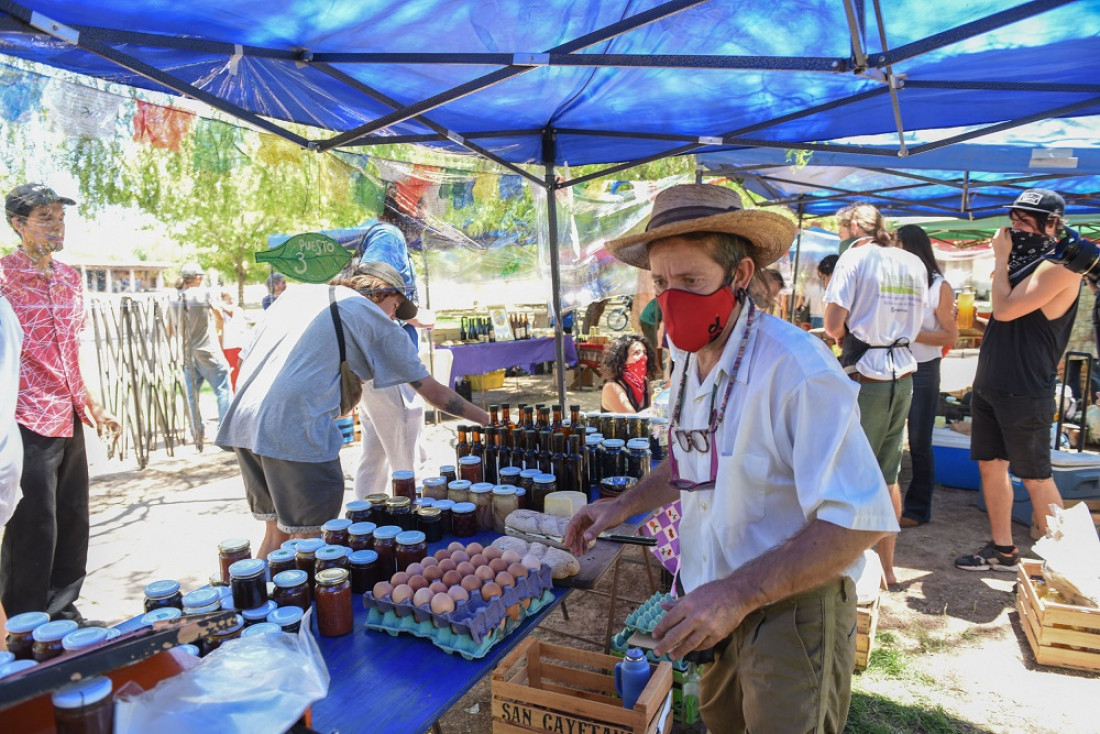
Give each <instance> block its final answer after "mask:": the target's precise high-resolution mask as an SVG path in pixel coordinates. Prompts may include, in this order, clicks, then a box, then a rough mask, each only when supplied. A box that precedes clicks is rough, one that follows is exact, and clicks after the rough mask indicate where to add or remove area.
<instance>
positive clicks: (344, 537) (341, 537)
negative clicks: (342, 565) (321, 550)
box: [321, 517, 351, 545]
mask: <svg viewBox="0 0 1100 734" xmlns="http://www.w3.org/2000/svg"><path fill="white" fill-rule="evenodd" d="M350 527H351V520H348V519H347V518H346V517H337V518H334V519H332V520H329V521H328V522H326V523H325V524H324V525H322V526H321V539H322V540H323V541H325V545H347V544H348V528H350Z"/></svg>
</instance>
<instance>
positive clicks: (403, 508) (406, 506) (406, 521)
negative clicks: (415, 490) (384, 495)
mask: <svg viewBox="0 0 1100 734" xmlns="http://www.w3.org/2000/svg"><path fill="white" fill-rule="evenodd" d="M415 523H416V518H415V517H414V516H413V514H412V501H411V500H410V499H409V498H408V497H391V498H389V499H388V500H386V524H387V525H397V526H398V527H400V528H401V529H402V530H408V529H409V528H410V527H411V526H412V525H415Z"/></svg>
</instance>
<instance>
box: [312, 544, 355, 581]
mask: <svg viewBox="0 0 1100 734" xmlns="http://www.w3.org/2000/svg"><path fill="white" fill-rule="evenodd" d="M348 553H351V549H350V548H348V547H346V546H342V545H326V546H325V547H323V548H318V549H317V553H316V554H315V558H316V560H315V561H314V562H313V578H315V579H316V578H317V574H319V573H321V571H324V570H325V569H329V568H347V567H348Z"/></svg>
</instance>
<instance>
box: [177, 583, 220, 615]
mask: <svg viewBox="0 0 1100 734" xmlns="http://www.w3.org/2000/svg"><path fill="white" fill-rule="evenodd" d="M221 607H222V595H221V592H219V591H218V590H217V589H215V588H211V587H206V588H203V589H195V590H194V591H189V592H187V593H186V594H184V595H183V613H184V614H206V613H207V612H216V611H218V610H219V609H221Z"/></svg>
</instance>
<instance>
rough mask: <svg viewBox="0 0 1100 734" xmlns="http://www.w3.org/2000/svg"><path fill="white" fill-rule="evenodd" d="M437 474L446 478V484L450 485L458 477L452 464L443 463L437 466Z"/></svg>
mask: <svg viewBox="0 0 1100 734" xmlns="http://www.w3.org/2000/svg"><path fill="white" fill-rule="evenodd" d="M439 476H441V477H443V478H444V479H446V480H447V486H450V484H451V482H453V481H454V480H456V479H458V470H457V469H455V467H454V464H444V465H443V466H441V467H439Z"/></svg>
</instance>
